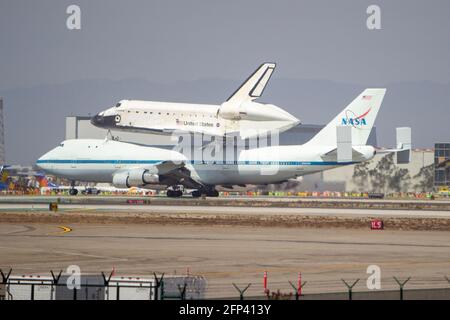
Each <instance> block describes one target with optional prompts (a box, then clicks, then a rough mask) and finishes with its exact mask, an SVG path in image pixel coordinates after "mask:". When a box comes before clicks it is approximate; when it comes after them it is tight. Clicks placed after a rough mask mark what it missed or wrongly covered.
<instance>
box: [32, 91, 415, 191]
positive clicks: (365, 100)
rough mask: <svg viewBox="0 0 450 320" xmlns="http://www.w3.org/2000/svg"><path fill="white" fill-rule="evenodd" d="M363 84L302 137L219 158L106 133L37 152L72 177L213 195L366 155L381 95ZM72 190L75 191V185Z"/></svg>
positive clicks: (50, 169) (403, 146) (402, 153)
mask: <svg viewBox="0 0 450 320" xmlns="http://www.w3.org/2000/svg"><path fill="white" fill-rule="evenodd" d="M385 91H386V90H385V89H366V90H364V91H363V92H362V93H361V94H360V95H359V96H358V97H357V98H356V99H355V100H353V102H351V103H350V104H349V105H348V106H347V107H346V108H345V109H344V110H343V111H342V112H340V113H339V114H338V115H337V116H336V117H335V118H334V119H333V120H332V121H331V122H330V123H329V124H328V125H326V126H325V127H324V128H323V129H322V130H321V131H320V132H319V133H317V135H316V136H314V137H313V138H312V139H311V140H310V141H308V142H307V143H305V144H303V145H294V146H270V147H263V148H252V149H245V148H244V149H242V150H238V151H237V154H236V155H235V157H234V158H232V159H225V160H223V158H222V157H220V159H219V158H217V157H214V156H211V155H210V154H206V150H202V152H201V153H200V156H199V157H198V158H192V157H189V156H187V155H184V154H183V153H181V152H178V151H175V150H166V149H160V148H155V147H148V146H143V145H138V144H133V143H124V142H118V141H114V140H108V139H105V140H91V139H80V140H66V141H64V142H62V143H61V144H60V145H59V146H57V147H56V148H54V149H53V150H51V151H50V152H48V153H46V154H45V155H43V156H42V157H41V158H40V159H39V160H37V165H38V166H39V167H41V168H42V169H43V170H44V171H46V172H47V173H49V174H53V175H56V176H61V177H64V178H67V179H70V180H73V181H93V182H110V183H113V185H114V186H116V187H118V188H124V187H132V186H137V187H145V186H151V185H164V186H166V187H167V189H168V192H167V195H168V196H169V197H179V196H182V194H183V190H184V189H185V188H186V189H194V191H193V192H192V196H193V197H199V196H201V195H202V194H205V195H207V196H218V192H217V191H216V186H219V185H220V186H233V185H245V184H269V183H279V182H283V181H286V180H288V179H291V178H296V177H299V176H303V175H306V174H310V173H314V172H319V171H323V170H328V169H332V168H336V167H338V166H345V165H350V164H355V163H359V162H363V161H367V160H370V159H372V158H373V157H374V155H375V153H376V152H377V151H376V150H375V148H374V147H373V146H370V145H366V143H367V139H368V137H369V134H370V131H371V129H372V127H373V125H374V121H375V118H376V116H377V113H378V110H379V108H380V105H381V102H382V101H383V97H384V95H385ZM410 149H411V131H410V128H397V148H396V149H391V150H384V151H383V152H398V155H397V159H398V160H402V159H403V160H402V161H409V157H410V153H409V152H410ZM73 193H76V192H75V191H74V192H73Z"/></svg>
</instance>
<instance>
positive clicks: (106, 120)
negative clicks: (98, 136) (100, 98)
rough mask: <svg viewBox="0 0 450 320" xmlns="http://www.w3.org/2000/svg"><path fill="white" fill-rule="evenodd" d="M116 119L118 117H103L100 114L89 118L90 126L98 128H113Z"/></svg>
mask: <svg viewBox="0 0 450 320" xmlns="http://www.w3.org/2000/svg"><path fill="white" fill-rule="evenodd" d="M118 117H120V116H118V115H117V116H104V115H103V114H102V113H98V114H96V115H95V116H93V117H92V118H91V124H92V125H94V126H96V127H100V128H113V127H114V126H115V124H116V121H117V118H118ZM119 120H120V118H119Z"/></svg>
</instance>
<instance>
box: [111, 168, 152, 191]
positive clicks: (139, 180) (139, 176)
mask: <svg viewBox="0 0 450 320" xmlns="http://www.w3.org/2000/svg"><path fill="white" fill-rule="evenodd" d="M158 183H159V176H158V175H157V174H154V173H150V172H149V171H148V170H138V169H135V170H130V171H124V172H119V173H116V174H115V175H114V176H113V185H114V186H115V187H116V188H131V187H141V186H144V185H147V184H158Z"/></svg>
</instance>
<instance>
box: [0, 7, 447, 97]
mask: <svg viewBox="0 0 450 320" xmlns="http://www.w3.org/2000/svg"><path fill="white" fill-rule="evenodd" d="M0 3H1V4H0V46H1V47H0V48H1V56H0V57H1V59H0V74H1V77H0V87H1V88H3V89H11V88H16V87H22V86H33V85H38V84H57V83H63V82H67V81H71V80H77V79H86V78H106V79H122V78H128V77H142V78H145V79H148V80H151V81H155V82H173V81H177V80H187V81H189V80H195V79H201V78H208V77H215V78H217V77H219V78H225V79H241V78H242V77H243V76H244V75H246V74H247V73H248V70H249V68H253V66H255V65H258V64H259V63H261V62H262V61H276V62H278V69H277V71H276V74H275V76H276V77H280V78H300V79H309V78H315V79H317V78H319V79H328V80H333V81H337V82H346V83H355V84H368V85H376V84H384V83H389V82H394V81H416V80H418V81H421V80H430V81H434V82H440V83H449V81H450V62H449V57H450V32H449V31H450V19H449V13H450V1H448V0H442V1H438V0H433V1H425V0H420V1H412V0H404V1H400V0H395V1H392V0H390V1H380V0H370V1H364V0H353V1H349V0H343V1H336V0H333V1H320V0H319V1H318V0H311V1H261V0H257V1H242V0H240V1H233V0H231V1H230V0H227V1H224V0H221V1H214V0H205V1H188V0H187V1H171V0H169V1H168V0H163V1H145V0H143V1H133V0H131V1H117V0H114V1H113V0H88V1H75V0H71V1H61V0H53V1H50V0H45V1H43V0H40V1H35V0H33V1H32V0H29V1H24V0H1V1H0ZM70 4H77V5H79V6H80V7H81V30H75V31H74V30H68V29H67V28H66V19H67V16H68V15H67V14H66V8H67V6H68V5H70ZM370 4H377V5H379V6H380V8H381V26H382V29H381V30H373V31H370V30H368V29H367V27H366V19H367V14H366V9H367V7H368V6H369V5H370Z"/></svg>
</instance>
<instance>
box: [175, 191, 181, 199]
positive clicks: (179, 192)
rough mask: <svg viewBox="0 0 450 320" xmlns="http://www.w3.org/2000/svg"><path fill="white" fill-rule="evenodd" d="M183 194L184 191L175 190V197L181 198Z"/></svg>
mask: <svg viewBox="0 0 450 320" xmlns="http://www.w3.org/2000/svg"><path fill="white" fill-rule="evenodd" d="M181 196H183V191H181V190H177V191H174V197H176V198H179V197H181Z"/></svg>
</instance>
